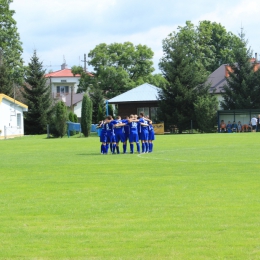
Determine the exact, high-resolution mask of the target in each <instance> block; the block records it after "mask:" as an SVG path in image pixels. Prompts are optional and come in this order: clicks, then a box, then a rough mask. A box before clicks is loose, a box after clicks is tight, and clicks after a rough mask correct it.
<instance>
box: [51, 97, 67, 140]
mask: <svg viewBox="0 0 260 260" xmlns="http://www.w3.org/2000/svg"><path fill="white" fill-rule="evenodd" d="M67 120H68V112H67V107H66V106H65V104H64V103H63V102H62V101H59V102H58V103H57V104H56V105H55V121H54V122H55V129H56V132H57V135H58V137H63V136H64V135H65V134H66V130H67V124H66V122H67Z"/></svg>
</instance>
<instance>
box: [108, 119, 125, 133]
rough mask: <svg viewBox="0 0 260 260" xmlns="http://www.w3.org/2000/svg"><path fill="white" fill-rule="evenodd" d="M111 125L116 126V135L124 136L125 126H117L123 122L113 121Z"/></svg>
mask: <svg viewBox="0 0 260 260" xmlns="http://www.w3.org/2000/svg"><path fill="white" fill-rule="evenodd" d="M110 123H111V124H113V125H114V132H115V134H122V133H123V132H124V126H116V125H117V124H122V120H119V119H117V120H112V121H111V122H110Z"/></svg>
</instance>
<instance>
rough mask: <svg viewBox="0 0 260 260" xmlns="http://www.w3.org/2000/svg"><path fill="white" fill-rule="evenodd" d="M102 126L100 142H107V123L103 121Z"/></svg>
mask: <svg viewBox="0 0 260 260" xmlns="http://www.w3.org/2000/svg"><path fill="white" fill-rule="evenodd" d="M100 126H101V128H100V129H101V133H100V142H102V143H106V142H107V130H106V123H102V124H101V125H100Z"/></svg>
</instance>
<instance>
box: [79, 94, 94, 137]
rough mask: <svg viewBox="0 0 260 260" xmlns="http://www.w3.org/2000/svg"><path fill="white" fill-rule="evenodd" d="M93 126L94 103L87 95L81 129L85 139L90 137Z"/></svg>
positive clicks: (82, 113) (84, 100) (82, 109)
mask: <svg viewBox="0 0 260 260" xmlns="http://www.w3.org/2000/svg"><path fill="white" fill-rule="evenodd" d="M91 124H92V101H91V99H90V98H89V96H88V95H87V94H85V95H84V96H83V100H82V108H81V129H82V133H83V134H84V136H85V137H88V136H89V135H90V130H91Z"/></svg>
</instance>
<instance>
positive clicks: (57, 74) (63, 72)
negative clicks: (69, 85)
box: [45, 69, 93, 78]
mask: <svg viewBox="0 0 260 260" xmlns="http://www.w3.org/2000/svg"><path fill="white" fill-rule="evenodd" d="M87 73H88V72H87ZM88 75H90V76H93V75H92V74H91V73H88ZM45 77H46V78H50V77H53V78H64V77H74V75H73V73H72V72H71V69H62V70H58V71H54V72H51V73H48V74H46V75H45ZM75 77H80V75H79V74H76V75H75Z"/></svg>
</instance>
